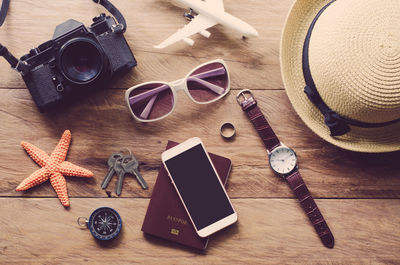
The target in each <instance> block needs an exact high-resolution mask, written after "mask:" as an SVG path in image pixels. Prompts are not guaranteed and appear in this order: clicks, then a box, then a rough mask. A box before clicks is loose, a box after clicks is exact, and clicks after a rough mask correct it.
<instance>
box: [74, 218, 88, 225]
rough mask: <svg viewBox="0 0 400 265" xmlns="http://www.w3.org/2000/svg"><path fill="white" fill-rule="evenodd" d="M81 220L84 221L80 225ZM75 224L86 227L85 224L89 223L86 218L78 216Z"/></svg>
mask: <svg viewBox="0 0 400 265" xmlns="http://www.w3.org/2000/svg"><path fill="white" fill-rule="evenodd" d="M81 220H84V223H81ZM76 222H77V223H78V225H79V226H80V227H87V223H88V222H89V220H88V219H87V218H86V217H83V216H79V217H78V220H76Z"/></svg>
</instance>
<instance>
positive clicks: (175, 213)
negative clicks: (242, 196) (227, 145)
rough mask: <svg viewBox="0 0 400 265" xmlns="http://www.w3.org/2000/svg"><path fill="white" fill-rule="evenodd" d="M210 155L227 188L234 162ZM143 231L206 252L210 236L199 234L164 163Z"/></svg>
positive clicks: (170, 143) (155, 185)
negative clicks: (203, 236)
mask: <svg viewBox="0 0 400 265" xmlns="http://www.w3.org/2000/svg"><path fill="white" fill-rule="evenodd" d="M176 145H178V143H176V142H173V141H168V144H167V148H166V149H170V148H172V147H174V146H176ZM208 154H209V155H210V158H211V161H212V163H213V165H214V167H215V169H216V170H217V173H218V175H219V177H220V179H221V182H222V183H223V184H224V185H225V184H226V182H227V180H228V176H229V173H230V171H231V166H232V161H231V160H230V159H228V158H225V157H222V156H218V155H215V154H212V153H208ZM142 231H143V232H144V233H146V234H150V235H153V236H156V237H160V238H163V239H166V240H169V241H173V242H176V243H179V244H182V245H186V246H189V247H192V248H196V249H201V250H204V249H206V247H207V244H208V240H209V237H205V238H202V237H200V236H199V235H198V234H197V233H196V230H195V228H194V226H193V225H192V222H191V221H190V218H189V216H188V214H187V212H186V210H185V208H184V206H183V204H182V202H181V200H180V198H179V196H178V193H177V192H176V190H175V187H174V186H173V184H172V182H171V179H170V178H169V176H168V173H167V171H166V170H165V168H164V165H163V164H162V163H161V167H160V171H159V172H158V176H157V180H156V183H155V184H154V189H153V193H152V195H151V199H150V202H149V206H148V208H147V212H146V216H145V218H144V221H143V225H142Z"/></svg>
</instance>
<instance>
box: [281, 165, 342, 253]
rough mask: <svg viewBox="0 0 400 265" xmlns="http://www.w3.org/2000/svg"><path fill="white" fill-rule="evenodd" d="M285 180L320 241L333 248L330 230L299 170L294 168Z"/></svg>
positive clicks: (333, 242) (333, 241)
mask: <svg viewBox="0 0 400 265" xmlns="http://www.w3.org/2000/svg"><path fill="white" fill-rule="evenodd" d="M286 181H287V182H288V183H289V186H290V188H291V189H292V190H293V192H294V194H295V195H296V196H297V198H298V199H299V201H300V204H301V206H302V207H303V209H304V211H305V212H306V214H307V216H308V218H309V219H310V221H311V223H312V225H313V226H314V228H315V231H316V232H317V234H318V236H319V238H320V239H321V241H322V243H323V244H324V245H325V246H326V247H327V248H333V246H334V244H335V239H334V237H333V234H332V232H331V230H330V229H329V227H328V224H327V223H326V221H325V219H324V217H323V216H322V214H321V212H320V211H319V209H318V206H317V204H316V203H315V201H314V199H313V197H312V196H311V194H310V192H309V190H308V189H307V186H306V184H305V183H304V181H303V178H302V177H301V176H300V172H299V171H298V170H295V171H294V172H293V173H292V174H290V175H289V176H287V177H286Z"/></svg>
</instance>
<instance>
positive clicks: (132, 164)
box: [114, 155, 148, 196]
mask: <svg viewBox="0 0 400 265" xmlns="http://www.w3.org/2000/svg"><path fill="white" fill-rule="evenodd" d="M137 166H138V162H137V160H136V158H135V157H134V156H133V155H129V156H125V157H123V158H122V159H120V160H117V162H116V163H115V166H114V168H115V171H116V172H117V175H118V182H117V187H116V189H115V193H116V194H117V195H118V196H119V195H120V194H121V191H122V186H123V183H124V178H125V175H126V174H132V175H135V176H136V179H137V180H138V181H139V183H140V185H141V186H142V188H143V189H147V188H148V186H147V183H146V181H145V180H144V179H143V177H142V176H141V175H140V173H139V174H137V173H136V172H138V170H137Z"/></svg>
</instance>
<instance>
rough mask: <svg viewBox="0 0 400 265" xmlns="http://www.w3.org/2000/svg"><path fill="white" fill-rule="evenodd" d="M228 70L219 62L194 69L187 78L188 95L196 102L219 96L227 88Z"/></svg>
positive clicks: (207, 100)
mask: <svg viewBox="0 0 400 265" xmlns="http://www.w3.org/2000/svg"><path fill="white" fill-rule="evenodd" d="M228 85H229V80H228V72H227V70H226V68H225V66H224V65H223V64H221V63H210V64H207V65H204V66H202V67H200V68H199V69H197V70H196V71H194V72H193V73H192V74H191V75H190V76H189V77H188V79H187V87H188V90H189V93H190V95H191V96H192V97H193V98H194V100H196V101H198V102H209V101H212V100H214V99H216V98H219V97H221V96H222V95H224V94H225V92H226V91H227V90H228V89H229V88H228Z"/></svg>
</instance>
